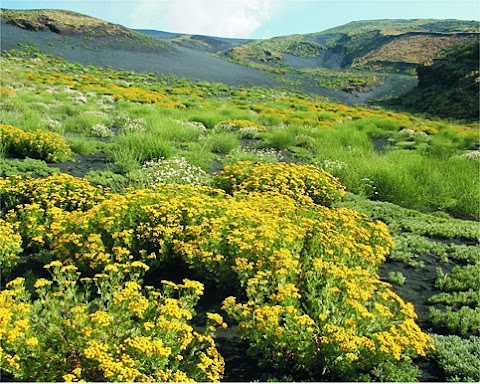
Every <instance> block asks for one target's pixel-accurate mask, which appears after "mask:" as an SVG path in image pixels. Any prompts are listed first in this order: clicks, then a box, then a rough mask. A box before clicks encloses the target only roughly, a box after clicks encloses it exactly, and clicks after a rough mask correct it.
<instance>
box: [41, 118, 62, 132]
mask: <svg viewBox="0 0 480 384" xmlns="http://www.w3.org/2000/svg"><path fill="white" fill-rule="evenodd" d="M42 121H43V122H44V123H45V124H47V125H48V127H49V128H50V129H58V128H60V127H61V126H62V123H61V122H60V121H58V120H55V119H52V118H51V117H49V116H46V117H44V118H43V119H42Z"/></svg>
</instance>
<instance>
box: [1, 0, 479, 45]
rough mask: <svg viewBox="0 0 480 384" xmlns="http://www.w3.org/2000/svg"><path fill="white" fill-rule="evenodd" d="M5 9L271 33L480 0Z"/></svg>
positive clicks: (209, 0)
mask: <svg viewBox="0 0 480 384" xmlns="http://www.w3.org/2000/svg"><path fill="white" fill-rule="evenodd" d="M1 7H2V8H10V9H12V8H15V9H36V8H56V9H69V10H72V11H77V12H82V13H85V14H87V15H90V16H94V17H98V18H100V19H104V20H107V21H110V22H113V23H118V24H122V25H124V26H126V27H130V28H145V29H157V30H161V31H168V32H183V33H190V34H203V35H212V36H223V37H243V38H269V37H274V36H284V35H290V34H294V33H309V32H320V31H323V30H325V29H328V28H331V27H336V26H339V25H342V24H346V23H348V22H350V21H356V20H373V19H426V18H432V19H462V20H479V19H480V1H479V0H403V1H397V0H369V1H361V0H82V1H78V0H77V1H75V0H60V1H59V0H56V1H47V0H36V1H23V0H2V1H1Z"/></svg>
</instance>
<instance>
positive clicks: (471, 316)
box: [428, 306, 480, 336]
mask: <svg viewBox="0 0 480 384" xmlns="http://www.w3.org/2000/svg"><path fill="white" fill-rule="evenodd" d="M428 319H429V321H430V322H431V323H432V324H433V325H434V326H435V327H436V328H437V329H439V330H441V331H448V332H449V333H452V334H456V335H460V336H469V335H472V334H475V333H476V332H478V329H479V324H480V307H478V306H477V307H475V308H470V307H468V306H462V307H460V309H457V308H454V307H451V306H446V307H445V310H440V309H437V308H433V307H431V308H430V310H429V313H428Z"/></svg>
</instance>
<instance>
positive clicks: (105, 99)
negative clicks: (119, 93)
mask: <svg viewBox="0 0 480 384" xmlns="http://www.w3.org/2000/svg"><path fill="white" fill-rule="evenodd" d="M101 100H102V102H103V103H105V104H113V102H114V101H115V99H114V98H113V96H112V95H102V99H101Z"/></svg>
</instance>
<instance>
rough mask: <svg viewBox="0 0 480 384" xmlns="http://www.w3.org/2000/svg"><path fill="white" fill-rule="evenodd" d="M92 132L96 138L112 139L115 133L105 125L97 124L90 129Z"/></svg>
mask: <svg viewBox="0 0 480 384" xmlns="http://www.w3.org/2000/svg"><path fill="white" fill-rule="evenodd" d="M90 131H91V133H92V135H93V136H96V137H112V136H113V135H114V133H113V131H112V130H111V129H110V128H108V127H107V126H106V125H105V124H95V125H93V126H92V127H91V128H90Z"/></svg>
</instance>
